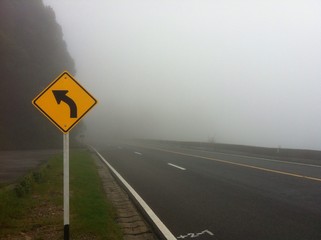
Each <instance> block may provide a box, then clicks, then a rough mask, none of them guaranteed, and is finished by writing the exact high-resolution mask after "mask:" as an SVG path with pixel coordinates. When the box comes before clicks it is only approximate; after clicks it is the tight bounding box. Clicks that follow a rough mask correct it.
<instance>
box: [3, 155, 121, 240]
mask: <svg viewBox="0 0 321 240" xmlns="http://www.w3.org/2000/svg"><path fill="white" fill-rule="evenodd" d="M62 166H63V163H62V157H61V156H59V157H55V158H53V159H51V160H50V161H49V163H48V164H46V165H45V166H42V167H41V168H40V169H38V170H37V171H35V172H33V173H30V174H28V175H27V176H25V177H24V178H23V179H21V180H20V181H19V183H17V184H16V185H14V186H6V187H2V188H1V189H0V239H38V240H40V239H46V240H48V239H62V236H63V194H62V191H63V169H62ZM70 193H71V197H70V213H71V216H70V231H71V233H70V235H71V239H122V235H121V231H120V229H119V227H118V225H117V224H116V223H115V221H114V218H115V212H114V210H113V208H112V206H111V204H110V203H109V202H108V200H107V199H106V197H105V194H104V191H103V188H102V184H101V182H100V179H99V175H98V173H97V170H96V166H95V164H94V162H93V160H92V158H91V156H90V153H89V152H87V151H86V150H76V151H71V156H70Z"/></svg>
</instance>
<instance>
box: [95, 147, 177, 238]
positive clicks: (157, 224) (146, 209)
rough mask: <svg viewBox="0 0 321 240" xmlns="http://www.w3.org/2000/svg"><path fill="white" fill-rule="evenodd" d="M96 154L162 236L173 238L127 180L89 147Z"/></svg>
mask: <svg viewBox="0 0 321 240" xmlns="http://www.w3.org/2000/svg"><path fill="white" fill-rule="evenodd" d="M91 148H92V149H93V150H94V151H95V152H96V154H97V155H98V156H99V157H100V159H101V160H102V161H103V162H104V163H105V164H106V165H107V166H108V167H109V169H111V171H113V173H114V174H115V175H116V176H117V177H118V179H119V180H120V181H121V182H122V183H123V184H124V186H125V187H126V188H127V189H128V191H130V193H131V194H132V195H133V196H134V198H135V199H136V201H137V202H138V203H139V204H140V205H141V207H142V208H143V209H144V210H145V212H146V213H147V214H148V216H149V217H150V219H151V220H152V221H153V222H154V224H155V225H156V226H157V227H158V229H159V230H160V231H161V233H162V234H163V235H164V237H165V238H166V239H168V240H175V239H176V238H175V237H174V235H173V234H172V233H171V232H170V231H169V230H168V228H167V227H166V226H165V225H164V223H163V222H162V221H161V220H160V219H159V218H158V217H157V215H156V214H155V213H154V211H153V210H152V209H151V208H150V207H149V206H148V205H147V203H146V202H145V201H144V200H143V199H142V198H141V196H139V194H138V193H137V192H136V191H135V190H134V189H133V188H132V187H131V186H130V185H129V183H127V181H126V180H125V179H124V178H123V177H122V176H121V175H120V174H119V173H118V172H117V171H116V170H115V169H114V168H113V167H112V166H111V165H110V164H109V163H108V162H107V160H106V159H105V158H104V157H103V156H102V155H101V154H100V153H99V152H98V151H97V150H96V149H95V148H94V147H91Z"/></svg>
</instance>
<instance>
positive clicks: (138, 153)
mask: <svg viewBox="0 0 321 240" xmlns="http://www.w3.org/2000/svg"><path fill="white" fill-rule="evenodd" d="M135 154H137V155H143V154H141V153H140V152H135Z"/></svg>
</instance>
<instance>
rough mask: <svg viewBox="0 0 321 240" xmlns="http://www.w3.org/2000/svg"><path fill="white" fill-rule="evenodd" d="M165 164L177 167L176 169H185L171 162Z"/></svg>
mask: <svg viewBox="0 0 321 240" xmlns="http://www.w3.org/2000/svg"><path fill="white" fill-rule="evenodd" d="M167 164H168V165H170V166H172V167H176V168H178V169H180V170H183V171H185V170H186V168H183V167H180V166H177V165H175V164H172V163H167Z"/></svg>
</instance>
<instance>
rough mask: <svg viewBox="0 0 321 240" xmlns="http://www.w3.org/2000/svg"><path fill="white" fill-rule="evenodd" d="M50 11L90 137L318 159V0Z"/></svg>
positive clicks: (51, 0)
mask: <svg viewBox="0 0 321 240" xmlns="http://www.w3.org/2000/svg"><path fill="white" fill-rule="evenodd" d="M44 2H45V4H46V5H50V6H52V8H53V9H54V11H55V12H56V17H57V21H58V23H59V24H60V25H61V26H62V29H63V32H64V39H65V41H66V43H67V46H68V49H69V52H70V54H71V55H72V57H73V58H74V60H75V62H76V68H77V74H76V78H77V79H78V80H79V81H80V82H81V83H82V84H83V85H84V86H85V88H86V89H88V90H89V91H90V92H91V93H92V94H93V95H94V96H95V97H96V98H97V99H98V100H99V104H98V105H97V106H96V107H95V109H94V110H92V111H91V112H90V113H89V114H88V116H86V118H85V122H86V124H87V128H88V129H87V130H88V133H89V135H90V136H91V137H96V136H97V138H98V137H99V138H100V139H102V138H106V139H107V138H114V137H117V136H126V137H145V138H156V139H171V140H189V141H208V139H212V138H214V139H215V141H216V142H220V143H236V144H246V145H256V146H268V147H277V146H281V147H284V148H308V149H319V150H320V149H321V1H319V0H314V1H313V0H270V1H263V0H211V1H210V0H208V1H206V0H201V1H200V0H161V1H156V0H135V1H132V0H128V1H126V0H109V1H108V0H101V1H99V0H92V1H88V0H44ZM67 70H68V69H67ZM59 74H60V73H57V76H58V75H59Z"/></svg>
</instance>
